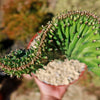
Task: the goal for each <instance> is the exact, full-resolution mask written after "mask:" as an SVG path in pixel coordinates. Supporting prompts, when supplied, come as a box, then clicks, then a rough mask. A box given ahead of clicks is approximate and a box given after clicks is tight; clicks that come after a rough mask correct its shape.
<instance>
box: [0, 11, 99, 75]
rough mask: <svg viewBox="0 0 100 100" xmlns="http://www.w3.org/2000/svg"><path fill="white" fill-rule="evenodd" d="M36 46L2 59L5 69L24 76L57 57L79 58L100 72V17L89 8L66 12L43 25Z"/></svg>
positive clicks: (0, 60)
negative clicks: (89, 10) (88, 10)
mask: <svg viewBox="0 0 100 100" xmlns="http://www.w3.org/2000/svg"><path fill="white" fill-rule="evenodd" d="M33 41H35V44H34V45H35V48H33V47H31V48H30V49H28V50H17V51H13V52H12V53H10V54H8V55H7V56H5V57H3V58H0V67H1V69H2V70H3V71H4V72H6V73H8V74H10V75H17V76H21V74H24V73H31V72H32V71H34V72H35V71H36V70H38V68H42V67H43V66H44V65H47V63H48V62H50V61H51V60H54V59H60V60H64V59H65V58H68V59H76V60H79V61H80V62H83V63H85V64H86V65H87V66H88V69H89V70H91V71H93V72H95V73H96V74H98V75H100V73H99V72H100V68H99V66H100V20H99V18H98V17H97V16H96V15H94V14H92V13H90V12H87V11H65V12H64V13H61V14H60V15H58V16H55V18H54V19H53V20H52V21H49V22H48V23H47V25H46V26H45V27H43V29H42V32H41V34H39V39H35V40H33Z"/></svg>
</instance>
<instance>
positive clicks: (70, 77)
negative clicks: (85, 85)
mask: <svg viewBox="0 0 100 100" xmlns="http://www.w3.org/2000/svg"><path fill="white" fill-rule="evenodd" d="M84 70H85V64H84V63H80V62H79V61H78V60H70V61H69V60H68V59H65V60H64V61H60V60H53V61H52V62H49V63H48V64H47V66H44V69H39V70H37V71H36V74H35V75H36V76H37V78H38V79H39V80H41V81H43V82H45V83H47V84H51V85H56V86H58V85H68V84H70V83H72V82H73V81H74V80H76V79H78V78H79V75H80V74H81V72H82V71H84Z"/></svg>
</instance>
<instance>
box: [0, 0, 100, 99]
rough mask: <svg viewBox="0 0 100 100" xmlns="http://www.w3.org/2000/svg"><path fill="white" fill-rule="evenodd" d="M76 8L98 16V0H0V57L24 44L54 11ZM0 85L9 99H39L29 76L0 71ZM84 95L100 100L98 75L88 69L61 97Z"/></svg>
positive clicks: (79, 97)
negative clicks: (18, 75) (20, 78)
mask: <svg viewBox="0 0 100 100" xmlns="http://www.w3.org/2000/svg"><path fill="white" fill-rule="evenodd" d="M80 9H82V10H88V11H90V12H93V13H95V14H96V15H97V16H99V17H100V0H0V57H1V56H4V55H6V54H7V53H9V52H10V51H11V50H15V49H19V48H20V49H22V48H27V45H28V43H29V41H30V39H31V38H32V36H34V34H36V33H37V32H39V31H40V30H41V29H42V27H41V26H42V25H45V24H46V23H47V22H48V21H49V20H51V19H52V17H53V16H55V15H56V14H57V13H59V12H62V11H64V10H80ZM0 89H1V90H2V91H3V92H4V93H5V96H8V95H9V96H10V97H9V98H10V100H39V99H40V92H39V89H38V87H37V85H36V84H35V82H34V80H33V79H32V80H29V79H25V78H24V79H22V80H19V79H16V78H15V77H13V78H10V77H9V76H8V75H5V74H3V73H0ZM84 99H85V100H100V77H98V76H96V75H94V74H93V73H92V72H89V71H86V72H85V75H84V76H83V77H82V78H81V79H80V80H79V81H78V82H76V83H75V84H74V85H71V86H70V87H69V88H68V90H67V92H66V94H65V95H64V97H63V100H84ZM6 100H8V99H6Z"/></svg>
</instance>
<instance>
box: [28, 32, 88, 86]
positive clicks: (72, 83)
mask: <svg viewBox="0 0 100 100" xmlns="http://www.w3.org/2000/svg"><path fill="white" fill-rule="evenodd" d="M38 33H41V31H39V32H38ZM37 36H38V34H37V33H36V34H35V35H34V36H33V37H32V39H31V40H30V42H29V44H28V46H27V49H29V47H30V45H31V42H32V41H33V40H34V39H35V38H36V37H37ZM86 69H87V65H85V68H84V70H83V71H82V72H81V74H80V75H79V77H78V79H76V80H74V81H73V82H71V83H69V84H68V85H58V86H56V87H62V86H70V85H71V84H74V83H75V82H76V81H78V80H79V79H80V78H81V77H82V76H83V74H84V73H85V71H86ZM33 74H34V73H33ZM34 76H35V75H34ZM35 78H36V79H38V78H37V76H35ZM38 80H39V79H38ZM39 81H40V80H39ZM40 82H42V83H43V84H46V85H48V86H51V87H55V85H51V84H47V83H45V82H43V81H40Z"/></svg>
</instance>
